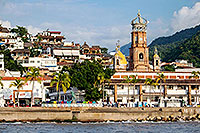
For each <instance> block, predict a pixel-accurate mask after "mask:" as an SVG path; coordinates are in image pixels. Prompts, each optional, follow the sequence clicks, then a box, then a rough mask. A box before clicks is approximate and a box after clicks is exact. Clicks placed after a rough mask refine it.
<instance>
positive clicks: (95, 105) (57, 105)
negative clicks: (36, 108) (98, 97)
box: [42, 103, 102, 108]
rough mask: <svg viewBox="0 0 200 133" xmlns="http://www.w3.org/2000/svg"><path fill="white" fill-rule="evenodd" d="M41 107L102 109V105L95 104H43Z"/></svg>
mask: <svg viewBox="0 0 200 133" xmlns="http://www.w3.org/2000/svg"><path fill="white" fill-rule="evenodd" d="M42 107H54V108H62V107H63V108H66V107H102V104H97V103H92V104H90V103H76V104H73V103H71V104H70V103H58V104H55V103H43V104H42Z"/></svg>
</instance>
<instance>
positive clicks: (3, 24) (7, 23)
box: [0, 20, 11, 28]
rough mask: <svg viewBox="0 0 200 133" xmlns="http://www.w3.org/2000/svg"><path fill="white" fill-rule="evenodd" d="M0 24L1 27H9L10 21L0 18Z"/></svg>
mask: <svg viewBox="0 0 200 133" xmlns="http://www.w3.org/2000/svg"><path fill="white" fill-rule="evenodd" d="M0 24H2V26H3V27H6V28H11V23H10V22H9V21H3V20H0Z"/></svg>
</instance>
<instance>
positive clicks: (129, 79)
mask: <svg viewBox="0 0 200 133" xmlns="http://www.w3.org/2000/svg"><path fill="white" fill-rule="evenodd" d="M124 79H125V80H124V81H122V82H123V83H128V99H127V103H128V104H129V90H130V83H131V78H130V77H129V76H126V77H125V78H124Z"/></svg>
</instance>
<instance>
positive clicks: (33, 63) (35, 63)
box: [21, 56, 58, 70]
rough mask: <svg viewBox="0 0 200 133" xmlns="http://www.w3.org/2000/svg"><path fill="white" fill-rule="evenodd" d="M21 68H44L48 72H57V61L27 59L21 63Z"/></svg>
mask: <svg viewBox="0 0 200 133" xmlns="http://www.w3.org/2000/svg"><path fill="white" fill-rule="evenodd" d="M21 65H22V66H23V67H36V68H41V69H43V68H46V69H48V70H57V69H58V68H57V59H56V58H54V57H49V56H45V57H28V58H25V59H24V60H23V62H22V63H21Z"/></svg>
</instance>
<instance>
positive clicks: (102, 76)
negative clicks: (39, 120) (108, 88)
mask: <svg viewBox="0 0 200 133" xmlns="http://www.w3.org/2000/svg"><path fill="white" fill-rule="evenodd" d="M97 79H98V80H99V82H100V85H101V84H102V87H101V88H102V91H103V99H102V101H103V102H104V82H105V73H104V72H102V73H99V74H98V77H97Z"/></svg>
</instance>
